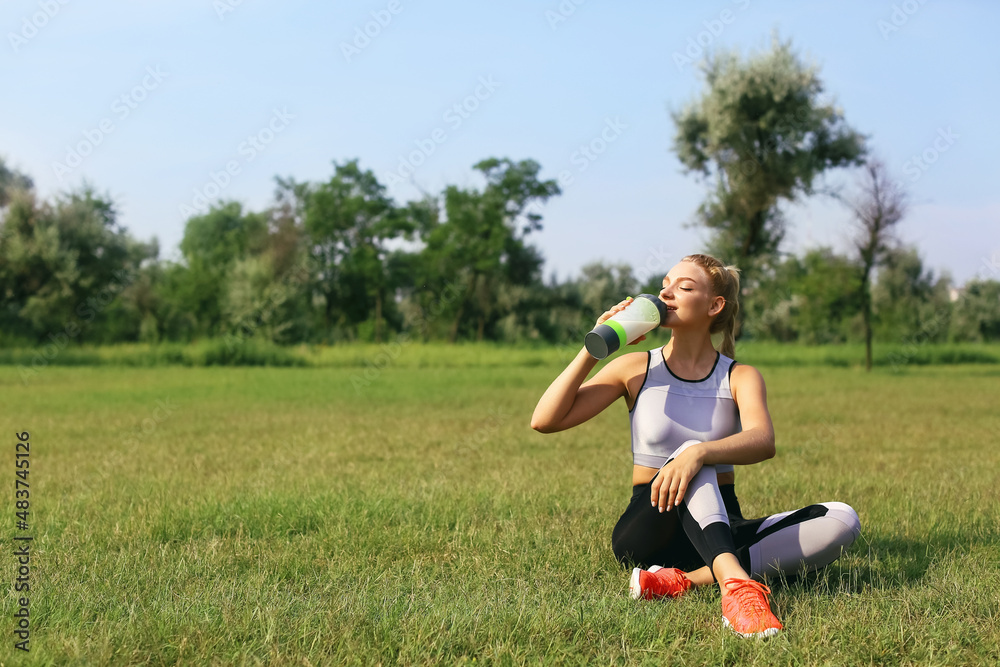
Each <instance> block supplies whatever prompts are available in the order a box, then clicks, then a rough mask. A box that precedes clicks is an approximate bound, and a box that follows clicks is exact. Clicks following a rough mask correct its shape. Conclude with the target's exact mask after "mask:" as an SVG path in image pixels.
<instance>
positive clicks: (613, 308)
mask: <svg viewBox="0 0 1000 667" xmlns="http://www.w3.org/2000/svg"><path fill="white" fill-rule="evenodd" d="M630 303H632V297H630V296H628V297H625V298H624V299H622V300H621V301H619V302H618V303H616V304H615V305H613V306H611V308H609V309H608V310H606V311H604V314H603V315H601V316H600V317H598V318H597V323H598V324H603V323H604V321H605V320H607V319H608V318H610V317H613V316H614V314H615V313H619V312H621V311H623V310H625V308H626V306H628V305H629V304H630Z"/></svg>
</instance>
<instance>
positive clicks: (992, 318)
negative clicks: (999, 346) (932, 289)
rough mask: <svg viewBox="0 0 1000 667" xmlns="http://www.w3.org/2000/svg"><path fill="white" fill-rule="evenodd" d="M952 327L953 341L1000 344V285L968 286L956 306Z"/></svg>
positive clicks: (986, 282)
mask: <svg viewBox="0 0 1000 667" xmlns="http://www.w3.org/2000/svg"><path fill="white" fill-rule="evenodd" d="M951 327H952V334H951V338H952V340H956V341H975V342H983V341H998V340H1000V282H998V281H996V280H973V281H971V282H969V283H967V284H966V285H965V288H964V289H963V290H962V291H961V293H960V294H959V297H958V301H957V302H956V303H955V315H954V320H953V321H952V323H951Z"/></svg>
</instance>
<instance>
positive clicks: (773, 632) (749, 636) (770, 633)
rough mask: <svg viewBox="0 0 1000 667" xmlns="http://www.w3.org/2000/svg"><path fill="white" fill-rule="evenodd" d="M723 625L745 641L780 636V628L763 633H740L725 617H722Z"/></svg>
mask: <svg viewBox="0 0 1000 667" xmlns="http://www.w3.org/2000/svg"><path fill="white" fill-rule="evenodd" d="M722 625H724V626H725V627H727V628H729V629H730V630H732V631H733V634H736V635H739V636H740V637H743V638H745V639H767V638H768V637H773V636H774V635H776V634H778V628H768V629H767V630H763V631H761V632H740V631H739V630H737V629H736V628H734V627H733V626H732V624H731V623H730V622H729V619H728V618H726V617H725V616H723V617H722Z"/></svg>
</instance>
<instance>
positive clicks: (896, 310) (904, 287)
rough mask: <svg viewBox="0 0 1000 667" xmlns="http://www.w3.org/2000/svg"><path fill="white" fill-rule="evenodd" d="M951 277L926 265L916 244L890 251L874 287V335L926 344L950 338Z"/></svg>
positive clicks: (898, 340) (881, 338)
mask: <svg viewBox="0 0 1000 667" xmlns="http://www.w3.org/2000/svg"><path fill="white" fill-rule="evenodd" d="M950 290H951V277H950V276H948V275H947V274H944V275H936V274H935V273H934V271H933V270H931V269H929V268H927V267H925V266H924V262H923V260H922V259H921V257H920V253H919V252H918V251H917V249H916V248H914V247H895V248H892V249H890V250H888V251H887V252H886V253H885V257H884V258H883V261H882V265H881V266H880V267H879V270H878V274H877V276H876V280H875V284H874V285H873V286H872V310H873V314H874V316H873V324H874V326H875V338H876V339H878V340H891V341H895V342H904V343H907V344H912V343H920V344H923V343H927V342H943V341H945V340H947V337H948V330H949V328H950V322H951V311H952V303H951V299H950Z"/></svg>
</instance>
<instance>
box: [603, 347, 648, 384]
mask: <svg viewBox="0 0 1000 667" xmlns="http://www.w3.org/2000/svg"><path fill="white" fill-rule="evenodd" d="M648 364H649V352H629V353H628V354H623V355H622V356H620V357H616V358H614V359H612V360H611V361H609V362H608V365H607V366H605V367H604V369H605V370H606V371H608V372H609V373H612V374H613V375H614V376H615V377H618V378H620V379H621V380H622V381H623V382H628V381H629V380H631V379H632V378H634V377H635V376H636V375H640V374H643V375H644V374H645V373H646V366H647V365H648Z"/></svg>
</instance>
